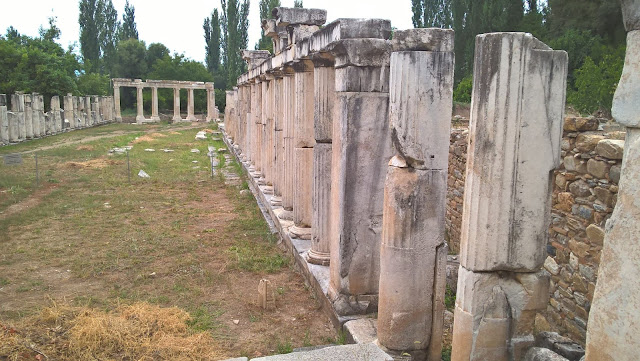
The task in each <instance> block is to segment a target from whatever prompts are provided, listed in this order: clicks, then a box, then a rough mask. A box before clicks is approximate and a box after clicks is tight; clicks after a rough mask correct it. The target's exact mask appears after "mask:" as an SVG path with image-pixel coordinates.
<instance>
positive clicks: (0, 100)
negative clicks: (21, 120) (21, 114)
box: [0, 94, 9, 144]
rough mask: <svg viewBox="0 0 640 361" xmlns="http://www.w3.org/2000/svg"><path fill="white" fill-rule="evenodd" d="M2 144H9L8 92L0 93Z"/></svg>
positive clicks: (0, 132)
mask: <svg viewBox="0 0 640 361" xmlns="http://www.w3.org/2000/svg"><path fill="white" fill-rule="evenodd" d="M0 144H9V118H8V115H7V96H6V94H0Z"/></svg>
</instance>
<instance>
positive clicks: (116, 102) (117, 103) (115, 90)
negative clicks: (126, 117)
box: [113, 84, 122, 123]
mask: <svg viewBox="0 0 640 361" xmlns="http://www.w3.org/2000/svg"><path fill="white" fill-rule="evenodd" d="M113 103H114V106H115V110H116V122H118V123H122V111H121V110H120V86H119V85H116V84H113Z"/></svg>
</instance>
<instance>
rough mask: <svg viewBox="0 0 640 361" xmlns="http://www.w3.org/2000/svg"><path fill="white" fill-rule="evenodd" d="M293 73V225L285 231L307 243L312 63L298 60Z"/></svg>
mask: <svg viewBox="0 0 640 361" xmlns="http://www.w3.org/2000/svg"><path fill="white" fill-rule="evenodd" d="M293 69H294V71H295V75H294V81H295V87H296V92H295V107H294V114H293V126H294V128H295V130H294V137H293V147H294V159H295V160H294V162H295V168H294V169H295V174H294V179H293V186H294V188H293V189H294V193H293V223H294V226H293V227H291V228H289V232H290V233H291V235H292V236H294V237H296V238H300V239H309V240H310V239H311V217H312V213H313V212H312V204H311V195H312V191H313V146H314V145H315V142H316V141H315V137H314V131H313V123H314V121H313V112H314V105H313V97H314V89H313V63H312V62H311V61H309V60H300V61H298V62H295V63H294V64H293Z"/></svg>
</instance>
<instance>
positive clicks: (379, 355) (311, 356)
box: [251, 343, 393, 361]
mask: <svg viewBox="0 0 640 361" xmlns="http://www.w3.org/2000/svg"><path fill="white" fill-rule="evenodd" d="M251 360H252V361H327V360H353V361H393V358H392V357H391V356H389V355H387V354H386V353H385V352H384V351H382V350H381V349H380V348H379V347H378V346H376V345H374V344H373V343H366V344H357V345H342V346H332V347H325V348H322V349H319V350H315V351H308V352H294V353H289V354H285V355H275V356H267V357H259V358H254V359H251Z"/></svg>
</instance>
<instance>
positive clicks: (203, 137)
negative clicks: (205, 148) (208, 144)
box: [196, 132, 207, 140]
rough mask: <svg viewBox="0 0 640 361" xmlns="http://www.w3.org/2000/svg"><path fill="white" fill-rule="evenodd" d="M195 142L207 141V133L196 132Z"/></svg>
mask: <svg viewBox="0 0 640 361" xmlns="http://www.w3.org/2000/svg"><path fill="white" fill-rule="evenodd" d="M196 140H207V133H206V132H198V133H197V134H196Z"/></svg>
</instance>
